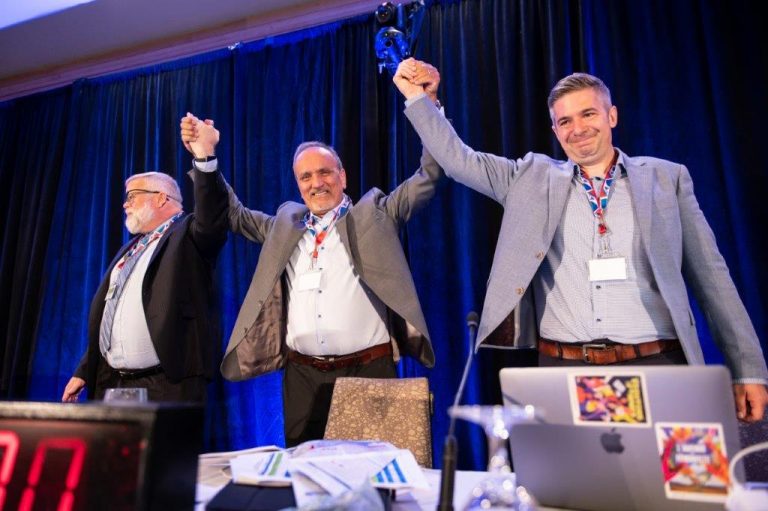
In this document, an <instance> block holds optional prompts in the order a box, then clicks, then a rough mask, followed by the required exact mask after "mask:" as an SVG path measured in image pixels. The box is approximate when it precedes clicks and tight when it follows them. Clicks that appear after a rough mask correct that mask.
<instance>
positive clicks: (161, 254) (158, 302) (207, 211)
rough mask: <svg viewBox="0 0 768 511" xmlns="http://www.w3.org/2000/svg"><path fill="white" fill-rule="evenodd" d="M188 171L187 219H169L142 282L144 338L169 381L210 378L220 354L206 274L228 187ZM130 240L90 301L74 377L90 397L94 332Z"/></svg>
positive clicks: (223, 228) (219, 243)
mask: <svg viewBox="0 0 768 511" xmlns="http://www.w3.org/2000/svg"><path fill="white" fill-rule="evenodd" d="M194 172H195V178H194V191H195V210H194V213H192V214H187V215H184V216H182V217H181V218H179V219H178V220H176V221H175V222H174V223H173V224H172V225H171V227H170V228H169V229H168V230H167V231H166V232H165V234H163V236H162V238H160V239H159V240H158V242H157V243H158V245H157V248H155V252H154V253H153V254H152V258H151V259H150V262H149V265H148V266H147V272H146V274H145V276H144V282H143V284H142V298H143V302H144V311H145V314H146V318H147V325H148V326H149V334H150V337H151V338H152V343H153V344H154V346H155V351H156V352H157V356H158V358H159V359H160V365H161V366H162V367H163V370H164V371H165V374H166V376H167V377H168V379H169V380H170V381H172V382H177V381H179V380H181V379H183V378H186V377H190V376H204V377H205V378H206V379H208V380H210V379H212V378H213V373H214V370H215V368H216V366H217V365H218V360H219V358H220V349H221V328H220V325H219V310H218V300H217V297H216V288H215V285H214V278H213V274H214V268H215V265H216V258H217V256H218V254H219V252H220V251H221V248H222V247H223V246H224V243H225V242H226V240H227V232H228V229H229V224H228V219H227V212H228V205H227V189H226V187H225V185H224V181H223V179H222V178H221V174H220V173H218V172H213V173H205V172H199V171H197V170H196V171H194ZM137 239H138V236H135V237H134V238H133V239H131V240H130V241H129V242H128V243H127V244H125V245H124V246H123V247H122V248H121V249H120V250H119V251H118V253H117V255H116V256H115V258H114V259H113V260H112V262H111V263H110V264H109V268H108V269H107V271H106V273H105V274H104V277H103V278H102V281H101V284H100V285H99V288H98V290H97V291H96V294H95V295H94V297H93V301H92V302H91V309H90V313H89V315H88V348H87V350H86V353H85V354H84V355H83V357H82V359H81V360H80V364H79V365H78V367H77V370H76V371H75V376H77V377H79V378H82V379H84V380H85V382H86V387H87V389H88V392H89V395H90V396H91V397H93V396H94V395H95V394H94V391H95V388H96V374H97V368H98V364H99V362H100V359H101V353H100V352H99V327H100V325H101V317H102V315H103V313H104V298H105V296H106V294H107V288H108V286H109V276H110V274H111V273H112V268H113V267H114V265H115V264H116V263H117V261H119V260H120V258H121V257H122V256H123V254H124V253H125V252H126V251H127V250H128V249H129V248H130V247H131V246H132V245H133V244H134V243H135V242H136V240H137Z"/></svg>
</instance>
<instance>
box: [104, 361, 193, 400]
mask: <svg viewBox="0 0 768 511" xmlns="http://www.w3.org/2000/svg"><path fill="white" fill-rule="evenodd" d="M206 385H207V382H206V380H205V377H203V376H190V377H188V378H184V379H183V380H181V381H178V382H172V381H170V380H168V377H167V376H166V375H165V373H164V372H160V373H157V374H152V375H149V376H139V377H136V378H130V377H128V378H126V377H122V376H120V373H119V372H117V371H116V370H114V369H112V368H111V367H110V366H109V364H107V363H106V361H105V360H104V359H101V362H100V363H99V369H98V375H97V378H96V396H95V399H97V400H102V399H104V393H105V392H106V390H107V389H120V388H130V387H143V388H145V389H147V399H149V400H150V401H176V402H195V403H202V404H205V398H206Z"/></svg>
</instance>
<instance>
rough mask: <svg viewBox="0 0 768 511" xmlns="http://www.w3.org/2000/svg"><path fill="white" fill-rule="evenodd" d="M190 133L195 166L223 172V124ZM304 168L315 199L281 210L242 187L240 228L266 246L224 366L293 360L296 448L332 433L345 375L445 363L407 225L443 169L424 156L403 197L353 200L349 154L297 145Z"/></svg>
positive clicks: (191, 127)
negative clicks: (403, 363)
mask: <svg viewBox="0 0 768 511" xmlns="http://www.w3.org/2000/svg"><path fill="white" fill-rule="evenodd" d="M181 137H182V140H183V141H184V142H185V144H186V145H187V148H188V149H189V150H190V152H192V154H193V155H194V156H195V162H194V165H195V167H196V168H198V169H201V170H203V171H206V170H207V171H211V172H214V173H216V174H217V175H218V174H219V172H218V170H217V167H218V163H217V162H216V160H215V157H214V155H215V146H216V144H217V143H218V140H219V133H218V131H216V130H215V129H214V128H213V123H212V121H210V120H208V121H205V122H203V121H200V120H198V119H197V118H196V117H194V116H191V115H187V116H186V117H185V118H183V119H182V121H181ZM293 172H294V175H295V178H296V183H297V185H298V187H299V191H300V193H301V197H302V199H303V200H304V204H299V203H296V202H286V203H284V204H282V205H281V206H280V207H279V208H278V210H277V213H276V214H275V215H274V216H272V215H268V214H266V213H262V212H261V211H257V210H251V209H247V208H245V207H244V206H243V205H242V204H241V203H240V201H239V200H238V199H237V197H236V196H235V195H234V193H233V192H232V191H231V189H230V213H229V219H230V229H231V230H232V231H233V232H236V233H240V234H242V235H243V236H245V237H246V238H248V239H249V240H251V241H254V242H256V243H261V244H262V245H263V246H262V249H261V254H260V256H259V263H258V265H257V267H256V272H255V274H254V276H253V280H252V282H251V286H250V288H249V289H248V293H247V294H246V297H245V300H244V302H243V305H242V307H241V308H240V314H239V315H238V317H237V320H236V322H235V326H234V328H233V331H232V336H231V337H230V340H229V345H228V346H227V350H226V353H225V355H224V360H223V362H222V364H221V372H222V374H223V375H224V377H225V378H227V379H228V380H232V381H239V380H244V379H247V378H251V377H254V376H258V375H261V374H264V373H267V372H270V371H274V370H276V369H279V368H285V372H284V378H283V409H284V415H285V442H286V445H287V446H294V445H298V444H299V443H301V442H304V441H306V440H313V439H318V438H322V437H323V434H324V432H325V425H326V422H327V418H328V411H329V408H330V402H331V395H332V392H333V385H334V382H335V381H336V378H338V377H342V376H344V377H350V376H355V377H369V378H393V377H395V376H396V374H397V373H396V366H395V363H396V361H397V360H398V359H399V358H400V355H401V354H405V355H410V356H412V357H414V358H415V359H416V360H418V361H420V362H421V363H422V364H424V365H425V366H426V367H432V366H433V365H434V359H435V357H434V353H433V351H432V345H431V343H430V340H429V333H428V332H427V325H426V321H425V320H424V315H423V313H422V311H421V306H420V305H419V300H418V297H417V296H416V288H415V286H414V283H413V278H412V277H411V274H410V270H409V268H408V263H407V261H406V259H405V254H404V253H403V250H402V246H401V244H400V239H399V237H398V230H399V228H400V227H401V225H402V224H403V223H404V222H406V221H407V220H408V219H409V218H410V217H411V215H412V214H413V213H414V212H415V211H416V210H417V209H419V208H421V207H422V206H424V205H425V204H426V202H427V201H428V200H429V199H430V198H431V197H432V195H434V190H435V185H436V183H437V180H438V179H439V177H440V174H441V173H440V169H439V167H438V166H437V164H436V163H435V162H434V160H433V159H432V158H431V157H430V156H429V155H428V154H427V153H424V154H423V156H422V160H421V167H420V168H419V170H417V171H416V173H415V174H414V175H413V176H411V177H410V178H408V179H407V180H406V181H404V182H403V183H402V184H400V185H399V186H398V187H397V188H396V189H395V190H394V191H393V192H392V193H390V194H389V195H385V194H384V193H383V192H382V191H380V190H378V189H372V190H370V191H368V193H366V194H365V195H364V196H363V197H362V198H361V199H360V201H359V202H357V203H356V204H353V203H352V201H351V200H350V198H349V197H348V196H347V195H346V194H345V193H344V189H345V188H346V186H347V176H346V172H345V170H344V167H343V166H342V164H341V160H340V158H339V156H338V154H337V153H336V151H335V150H334V149H333V147H331V146H329V145H326V144H323V143H322V142H316V141H314V142H305V143H303V144H301V145H299V147H298V148H297V149H296V152H295V154H294V158H293Z"/></svg>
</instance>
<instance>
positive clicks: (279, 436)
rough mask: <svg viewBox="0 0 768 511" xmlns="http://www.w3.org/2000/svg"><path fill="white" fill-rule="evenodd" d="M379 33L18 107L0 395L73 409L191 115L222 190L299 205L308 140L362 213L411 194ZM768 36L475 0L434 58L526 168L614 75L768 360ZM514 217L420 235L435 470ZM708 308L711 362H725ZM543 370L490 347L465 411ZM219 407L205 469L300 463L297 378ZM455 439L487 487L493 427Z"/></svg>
mask: <svg viewBox="0 0 768 511" xmlns="http://www.w3.org/2000/svg"><path fill="white" fill-rule="evenodd" d="M377 28H378V27H377V26H376V24H375V21H374V18H373V13H371V15H368V16H363V17H360V18H356V19H350V20H346V21H343V22H339V23H334V24H330V25H327V26H323V27H320V28H317V29H312V30H306V31H302V32H299V33H295V34H289V35H285V36H280V37H275V38H270V39H267V40H264V41H259V42H255V43H249V44H244V45H238V46H236V47H235V48H233V49H222V50H221V51H217V52H213V53H210V54H205V55H201V56H199V57H196V58H191V59H185V60H182V61H177V62H172V63H168V64H164V65H159V66H155V67H150V68H145V69H140V70H137V71H135V72H131V73H125V74H119V75H113V76H108V77H104V78H96V79H89V80H81V81H78V82H76V83H74V84H72V85H71V86H69V87H65V88H62V89H59V90H54V91H50V92H46V93H42V94H37V95H33V96H30V97H25V98H20V99H16V100H13V101H9V102H6V103H3V104H0V160H1V161H2V165H0V176H1V179H0V182H1V183H2V186H1V187H0V207H2V211H3V217H2V219H1V220H0V225H2V232H0V243H1V244H2V245H1V247H2V248H1V252H0V303H1V304H2V306H0V343H2V344H0V348H1V350H0V352H1V353H2V372H1V374H0V378H1V380H0V396H2V398H4V399H23V400H27V399H28V400H57V399H59V397H60V396H61V393H62V390H63V387H64V385H65V383H66V382H67V380H68V379H69V377H70V375H71V374H72V371H73V370H74V368H75V366H76V364H77V361H78V360H79V358H80V355H81V354H82V353H83V351H84V349H85V346H86V318H87V312H88V308H89V305H90V300H91V297H92V295H93V293H94V291H95V289H96V286H97V283H98V282H99V280H100V278H101V276H102V274H103V273H104V271H105V268H106V265H107V264H108V262H109V261H110V260H111V258H112V257H113V255H114V253H115V251H116V250H117V249H118V247H120V246H121V245H122V244H123V243H124V242H125V241H126V239H127V233H126V231H125V229H124V228H123V212H122V197H123V182H124V180H125V179H126V178H127V177H128V176H130V175H131V174H133V173H137V172H143V171H148V170H160V171H164V172H167V173H169V174H171V175H172V176H174V177H175V178H177V179H178V180H179V181H180V182H181V183H182V184H183V189H184V198H185V207H186V209H187V210H188V211H189V210H191V209H192V204H191V202H192V200H191V186H190V183H189V181H188V178H187V176H186V171H187V170H188V169H189V167H190V157H189V155H188V154H187V153H186V152H185V151H184V149H183V147H182V145H181V143H180V142H179V139H178V123H179V119H180V118H181V117H182V116H183V115H184V113H185V112H187V111H191V112H194V113H195V114H196V115H198V116H201V117H207V118H212V119H215V121H216V126H217V127H218V128H219V129H220V131H221V137H222V140H221V143H220V145H219V149H218V155H219V161H220V164H221V168H222V171H223V173H224V175H225V177H226V179H227V180H228V181H229V182H230V183H231V184H232V186H233V187H234V189H235V191H236V192H237V193H238V195H239V196H240V198H241V199H242V201H243V202H244V203H245V204H247V205H248V206H250V207H252V208H258V209H261V210H263V211H266V212H270V213H271V212H274V211H275V210H276V209H277V207H278V205H279V204H280V203H281V202H283V201H285V200H289V199H292V200H299V199H300V198H299V195H298V192H297V190H296V185H295V182H294V178H293V175H292V171H291V156H292V152H293V150H294V148H295V147H296V145H297V144H298V143H300V142H302V141H304V140H311V139H320V140H324V141H326V142H328V143H330V144H333V145H334V146H335V147H336V148H337V149H338V150H339V153H340V155H341V158H342V160H343V162H344V164H345V167H346V171H347V175H348V185H349V187H348V193H349V194H350V195H351V196H352V198H353V199H357V198H359V197H360V196H361V195H362V194H363V193H364V192H365V191H366V190H368V189H369V188H371V187H379V188H381V189H383V190H387V191H388V190H391V189H392V188H393V187H394V186H396V185H397V183H399V182H401V181H402V180H403V179H404V178H406V177H407V176H408V175H410V174H411V173H412V172H413V171H414V170H415V169H416V166H417V164H418V156H419V153H420V150H421V147H420V143H419V141H418V139H417V137H416V136H415V134H414V132H413V130H412V129H411V127H410V126H409V125H408V124H407V122H406V121H405V119H404V116H403V114H402V109H403V104H402V100H401V98H400V97H399V95H398V94H397V92H396V90H395V88H394V86H393V85H392V83H391V81H390V78H389V76H387V75H386V74H385V75H380V74H378V72H377V68H376V59H375V52H374V46H373V41H374V35H375V33H376V30H377ZM762 33H763V22H762V18H760V17H759V16H756V15H755V13H754V6H753V5H752V4H751V3H749V2H738V1H737V2H728V4H727V6H726V5H725V3H723V2H700V1H698V0H680V1H676V2H660V1H645V2H638V1H607V0H583V1H563V0H550V1H541V0H535V1H534V0H465V1H460V2H439V3H438V2H436V3H433V4H429V5H428V8H427V10H426V16H425V19H424V24H423V27H422V30H421V33H420V35H419V38H418V45H417V49H416V55H417V57H419V58H421V59H425V60H427V61H429V62H432V63H433V64H435V65H436V66H437V67H438V68H439V69H440V71H441V74H442V79H443V82H442V85H441V90H440V94H439V95H440V98H441V100H442V101H443V103H444V104H445V106H446V113H447V115H448V116H449V117H450V118H451V119H452V120H453V123H454V125H455V127H456V129H457V131H458V132H459V134H460V135H461V136H462V137H463V138H464V140H465V141H466V142H467V143H468V144H469V145H470V146H472V147H474V148H476V149H479V150H484V151H490V152H494V153H498V154H503V155H507V156H510V157H515V156H520V155H522V154H524V153H525V152H527V151H529V150H535V151H540V152H546V153H553V154H555V155H556V156H560V157H562V153H561V151H560V149H559V147H558V146H557V143H556V140H555V138H554V136H553V135H552V132H551V130H550V120H549V117H548V113H547V108H546V103H545V102H546V96H547V93H548V91H549V89H550V88H551V86H552V85H553V84H554V83H555V82H556V81H557V79H559V78H561V77H562V76H564V75H565V74H568V73H571V72H573V71H587V72H591V73H594V74H597V75H598V76H601V77H602V78H603V79H604V80H605V81H606V83H607V84H608V86H609V87H610V88H611V89H612V92H613V100H614V103H615V104H616V105H617V106H618V109H619V125H618V128H617V129H616V131H615V142H616V144H617V145H618V146H619V147H620V148H621V149H623V150H624V151H626V152H627V153H629V154H630V155H642V154H648V155H654V156H658V157H662V158H667V159H671V160H675V161H678V162H681V163H683V164H685V165H687V166H688V168H689V169H690V171H691V174H692V176H693V179H694V183H695V186H696V192H697V195H698V198H699V201H700V203H701V207H702V209H703V210H704V213H705V214H706V216H707V218H708V219H709V221H710V223H711V225H712V228H713V229H714V231H715V233H716V235H717V238H718V243H719V246H720V248H721V250H722V252H723V254H724V256H725V259H726V260H727V262H728V264H729V266H730V269H731V273H732V275H733V278H734V280H735V282H736V285H737V287H738V288H739V291H740V293H741V296H742V298H743V299H744V301H745V303H746V306H747V309H748V310H749V312H750V315H751V317H752V319H753V321H754V323H755V327H756V329H757V331H758V334H759V335H760V337H761V339H762V340H763V342H764V343H765V340H766V338H768V335H766V334H768V324H767V323H766V299H767V298H766V290H768V269H766V264H765V257H764V253H765V251H764V249H765V247H766V241H765V238H766V234H767V232H766V228H765V217H763V214H762V213H760V211H763V209H764V203H765V197H764V193H765V190H766V189H768V178H767V177H766V172H765V163H764V162H763V161H762V160H763V154H762V149H761V145H760V136H761V133H762V125H763V123H764V122H765V119H766V118H768V87H766V86H765V84H766V83H768V81H767V80H766V78H768V77H767V76H766V75H767V74H768V67H767V66H766V65H765V63H766V62H768V51H766V44H767V43H766V38H765V37H763V36H762V35H760V34H762ZM500 216H501V210H500V208H499V206H498V205H496V204H495V203H493V202H491V201H490V200H488V199H486V198H484V197H482V196H480V195H479V194H477V193H475V192H472V191H470V190H468V189H465V188H464V187H462V186H460V185H457V184H455V183H453V182H450V181H448V180H447V179H445V180H444V181H443V182H441V183H440V185H439V187H438V191H437V195H436V196H435V198H434V199H433V200H432V202H431V203H430V204H429V206H428V207H427V208H426V209H425V210H423V211H422V212H420V213H419V214H417V215H416V217H415V218H413V220H412V221H411V222H410V223H409V224H408V225H407V226H406V227H405V228H404V229H403V231H402V240H403V245H404V247H405V251H406V253H407V255H408V257H409V260H410V263H411V267H412V270H413V276H414V279H415V281H416V286H417V288H418V291H419V294H420V297H421V301H422V304H423V308H424V312H425V314H426V318H427V322H428V325H429V329H430V333H431V336H432V339H433V342H434V346H435V351H436V355H437V362H436V366H435V368H434V369H433V370H426V369H424V368H423V367H420V366H419V365H418V364H417V363H415V362H413V361H411V360H406V361H404V362H403V363H402V364H401V367H400V373H401V374H402V375H403V376H427V377H428V378H429V381H430V386H431V389H432V391H433V392H434V396H435V416H434V420H433V425H434V427H433V436H434V444H435V445H434V446H435V461H436V464H437V465H439V464H440V454H441V451H442V439H443V437H444V435H445V433H446V429H447V424H448V421H447V416H446V412H445V410H446V408H447V407H448V406H449V405H450V404H451V402H452V400H453V395H454V392H455V390H456V388H457V385H458V382H459V379H460V376H461V371H462V367H463V364H464V360H465V356H466V353H467V347H466V328H465V317H466V315H467V313H468V312H469V311H471V310H476V311H478V312H480V311H481V309H482V300H483V296H484V291H485V286H486V280H487V277H488V273H489V268H490V263H491V258H492V254H493V250H494V246H495V242H496V238H497V232H498V228H499V220H500ZM761 254H763V255H761ZM258 255H259V246H257V245H255V244H252V243H247V242H245V241H244V240H243V239H240V238H238V237H237V236H234V235H231V236H230V240H229V242H228V243H227V245H226V247H225V249H224V251H223V253H222V255H221V258H220V261H219V264H218V279H219V283H220V299H221V304H222V315H223V322H222V323H223V329H224V332H223V333H224V339H225V342H226V339H227V338H228V337H229V333H230V329H231V327H232V325H233V323H234V319H235V317H236V314H237V311H238V308H239V304H240V303H241V301H242V299H243V297H244V294H245V291H246V289H247V287H248V284H249V282H250V279H251V276H252V274H253V270H254V268H255V265H256V262H257V259H258ZM696 311H697V320H698V323H697V324H698V328H699V331H700V334H701V337H702V342H703V343H704V348H705V352H706V355H707V358H708V360H709V361H710V362H712V363H717V362H719V361H721V357H720V356H719V354H718V353H717V350H716V349H715V348H714V347H713V345H712V342H711V339H710V336H709V334H708V331H707V327H706V321H705V318H704V317H702V315H701V314H700V313H699V312H698V309H696ZM223 349H224V346H222V351H223ZM763 349H764V350H765V349H766V346H765V344H763ZM531 360H532V357H531V356H530V353H510V352H498V351H492V350H482V351H481V352H480V353H479V355H478V356H477V359H476V360H475V363H474V366H473V370H472V373H471V376H470V379H469V384H468V388H467V392H466V396H465V399H464V401H465V402H471V403H494V402H498V400H499V388H498V370H499V369H500V368H501V367H503V366H504V365H510V364H527V363H530V361H531ZM209 391H210V392H209V394H210V400H209V403H208V407H207V414H206V417H207V419H206V420H207V424H206V431H207V448H208V449H209V450H225V449H227V450H228V449H237V448H244V447H248V446H253V445H256V444H270V443H275V444H282V442H283V433H282V415H281V409H282V403H281V374H280V373H275V374H271V375H267V376H264V377H261V378H258V379H254V380H250V381H247V382H242V383H236V384H233V383H229V382H225V381H223V380H222V379H221V378H217V379H216V380H215V381H214V382H212V384H211V386H210V388H209ZM458 433H459V441H460V460H459V466H460V468H467V469H479V468H482V467H483V466H484V465H485V453H484V450H483V448H482V447H481V446H482V441H483V438H482V434H481V432H480V431H479V429H478V428H476V427H474V426H469V425H460V427H459V430H458Z"/></svg>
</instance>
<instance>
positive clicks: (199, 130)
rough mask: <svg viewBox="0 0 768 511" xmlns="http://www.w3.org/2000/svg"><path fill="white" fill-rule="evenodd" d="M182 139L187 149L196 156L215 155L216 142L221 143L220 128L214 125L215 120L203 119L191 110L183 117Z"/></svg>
mask: <svg viewBox="0 0 768 511" xmlns="http://www.w3.org/2000/svg"><path fill="white" fill-rule="evenodd" d="M179 126H180V127H181V141H182V142H183V143H184V147H186V148H187V151H189V152H190V153H192V154H193V155H194V156H195V158H205V157H206V156H215V154H216V144H218V143H219V130H217V129H216V128H214V127H213V121H212V120H211V119H206V120H205V121H201V120H200V119H198V118H197V117H195V116H194V115H192V114H191V113H190V112H187V115H185V116H184V117H182V118H181V123H180V124H179Z"/></svg>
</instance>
